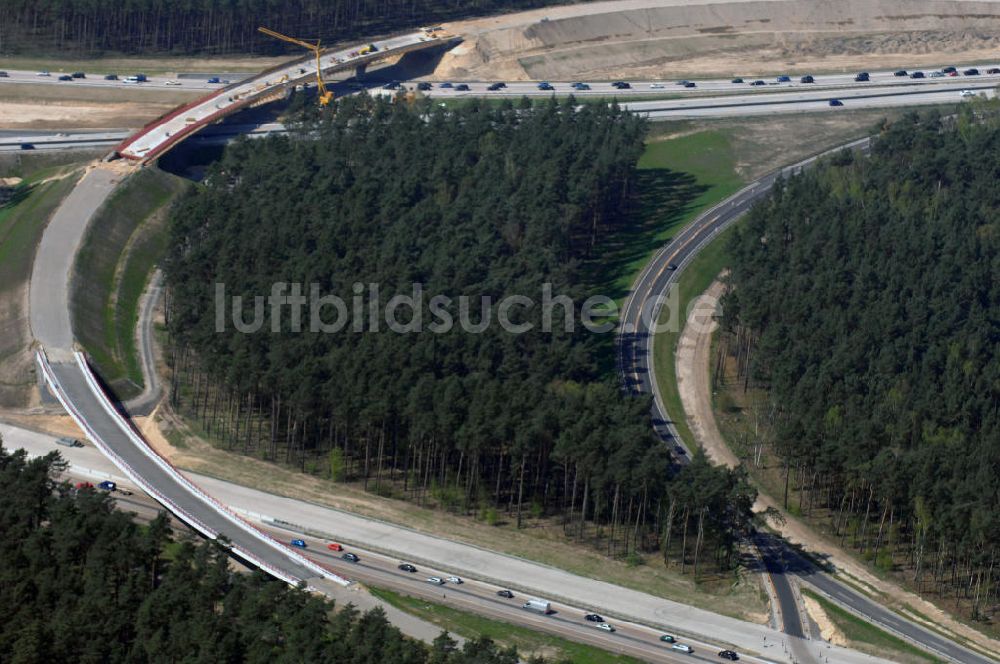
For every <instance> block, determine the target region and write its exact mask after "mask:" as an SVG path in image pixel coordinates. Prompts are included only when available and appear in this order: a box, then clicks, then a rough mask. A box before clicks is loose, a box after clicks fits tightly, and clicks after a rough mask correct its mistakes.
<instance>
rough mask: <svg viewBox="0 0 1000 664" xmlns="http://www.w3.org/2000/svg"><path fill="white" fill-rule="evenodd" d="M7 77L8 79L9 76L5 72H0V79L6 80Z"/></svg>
mask: <svg viewBox="0 0 1000 664" xmlns="http://www.w3.org/2000/svg"><path fill="white" fill-rule="evenodd" d="M8 77H10V74H8V73H7V72H5V71H0V78H8Z"/></svg>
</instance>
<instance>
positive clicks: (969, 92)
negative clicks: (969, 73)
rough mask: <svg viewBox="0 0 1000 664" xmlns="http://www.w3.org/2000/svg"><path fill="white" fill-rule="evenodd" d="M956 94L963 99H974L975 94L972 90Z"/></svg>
mask: <svg viewBox="0 0 1000 664" xmlns="http://www.w3.org/2000/svg"><path fill="white" fill-rule="evenodd" d="M958 94H960V95H961V96H963V97H975V96H976V93H975V92H973V91H972V90H962V91H961V92H959V93H958Z"/></svg>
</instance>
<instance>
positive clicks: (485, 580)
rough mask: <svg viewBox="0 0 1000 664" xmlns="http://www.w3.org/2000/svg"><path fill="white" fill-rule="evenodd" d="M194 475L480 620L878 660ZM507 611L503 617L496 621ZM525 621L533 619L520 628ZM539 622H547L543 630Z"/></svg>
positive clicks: (39, 441)
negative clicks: (598, 618)
mask: <svg viewBox="0 0 1000 664" xmlns="http://www.w3.org/2000/svg"><path fill="white" fill-rule="evenodd" d="M0 434H2V435H3V438H4V440H5V445H7V446H8V447H23V448H24V449H26V450H27V451H28V452H29V453H30V454H32V455H42V454H45V453H47V452H49V451H51V450H54V449H55V450H58V451H59V452H60V453H62V455H63V457H64V458H65V459H67V460H68V461H69V463H70V464H71V468H72V469H73V471H74V472H75V473H79V474H82V476H84V477H87V478H91V481H99V480H103V479H113V480H115V481H118V482H119V483H121V484H123V485H126V486H130V487H131V486H134V483H132V482H130V481H129V480H128V478H126V477H123V476H122V474H121V472H120V471H119V470H118V469H117V468H116V467H115V465H114V464H112V463H111V462H110V461H109V460H108V459H106V458H105V457H104V456H103V455H102V454H101V453H100V452H99V451H98V450H97V449H95V448H94V447H93V446H92V445H86V446H85V447H83V448H63V447H58V446H56V445H55V444H54V442H53V440H54V439H53V438H52V437H51V436H46V435H43V434H39V433H35V432H30V431H25V430H23V429H19V428H15V427H12V426H9V425H5V424H0ZM188 475H189V477H190V479H191V481H193V482H195V483H196V484H197V485H198V486H200V487H202V488H204V489H205V491H206V492H208V493H209V494H210V495H212V496H213V497H215V498H217V499H218V500H220V501H221V502H223V503H225V504H226V505H228V506H229V507H230V508H231V509H232V510H233V511H234V512H236V513H237V514H239V515H240V516H242V517H244V518H246V519H249V520H251V521H252V522H253V523H254V524H255V525H257V526H258V527H259V528H261V529H263V530H266V531H267V532H269V533H271V534H273V535H274V536H275V537H276V538H278V539H281V540H282V541H284V542H288V541H289V540H290V539H292V538H301V539H304V540H306V541H307V542H308V544H309V548H308V549H306V551H305V553H306V554H307V555H308V556H309V557H311V558H313V559H314V560H315V561H316V562H318V563H320V564H322V565H324V566H329V567H331V568H332V569H333V571H334V572H335V573H338V574H341V575H344V576H348V577H350V578H352V579H355V580H358V581H361V582H364V583H372V584H373V585H382V586H385V585H386V584H387V583H388V581H387V579H389V580H391V579H392V578H395V579H396V581H397V582H402V583H403V584H404V585H402V586H391V585H389V586H387V587H390V588H393V589H398V590H401V591H404V592H407V593H409V594H417V593H428V592H429V591H428V589H430V590H432V591H433V594H429V595H426V596H427V597H428V599H431V598H433V599H435V600H438V601H440V600H444V599H446V598H440V600H439V599H438V598H439V595H438V594H437V593H438V592H439V591H438V590H437V589H436V588H435V587H434V586H431V585H430V584H427V583H426V582H425V579H426V578H427V577H429V576H432V575H436V576H442V577H446V576H450V575H453V574H455V575H458V576H460V577H462V578H463V579H465V580H466V581H467V582H468V583H467V584H464V586H463V588H462V590H469V591H473V590H475V591H476V594H478V595H480V596H481V597H480V600H477V602H476V603H475V604H465V605H463V604H459V605H458V606H461V607H462V608H464V609H466V610H472V609H475V610H476V612H477V613H480V612H482V613H483V614H484V615H495V616H496V617H500V618H502V619H504V620H508V621H510V622H514V623H516V624H526V626H532V627H536V628H537V627H541V628H543V629H545V628H550V627H554V628H558V629H559V630H563V628H565V629H570V630H572V631H568V632H567V631H559V632H555V633H560V634H561V635H563V636H567V638H572V639H573V640H582V641H583V642H585V643H594V644H595V645H600V646H601V647H603V648H608V649H610V650H613V651H618V650H617V649H618V648H625V647H633V646H634V647H636V648H640V647H641V648H645V649H647V650H646V651H645V652H644V653H643V654H638V653H639V651H633V652H635V653H636V656H639V657H641V658H642V659H644V660H647V661H686V660H685V659H681V660H675V659H670V657H674V656H675V655H674V654H673V653H669V652H667V653H663V647H662V646H661V645H659V641H658V638H659V635H660V634H663V633H670V634H672V635H674V636H676V637H678V639H679V640H681V641H682V642H684V643H688V644H691V645H692V646H693V647H694V648H695V649H696V654H705V653H707V655H708V659H709V661H718V658H717V657H716V653H717V652H718V651H719V650H721V649H722V648H723V647H724V646H728V647H733V645H734V643H733V642H734V641H737V642H739V643H744V644H745V647H738V648H736V649H737V650H739V651H740V653H741V655H742V656H743V660H744V661H757V660H756V659H755V658H754V657H752V656H750V655H749V654H748V651H751V652H756V653H758V654H759V655H763V656H764V657H765V658H766V660H767V661H783V662H787V661H791V659H790V656H789V651H792V650H796V649H811V651H814V652H815V651H819V650H822V652H825V653H826V652H828V653H830V654H831V655H836V659H834V660H832V661H836V662H844V663H845V664H868V663H871V662H875V661H881V660H878V659H877V658H873V657H870V656H867V655H863V654H860V653H857V652H855V651H851V650H845V649H842V648H830V649H828V648H827V646H826V644H823V643H820V642H812V641H799V642H796V643H792V639H790V638H789V637H786V636H785V635H783V634H781V633H780V632H778V631H776V630H772V629H770V628H769V627H767V626H764V625H757V624H753V623H747V622H743V621H739V620H735V619H732V618H727V617H724V616H719V615H717V614H713V613H710V612H708V611H704V610H702V609H697V608H694V607H691V606H687V605H683V604H678V603H676V602H671V601H669V600H665V599H662V598H659V597H653V596H651V595H648V594H646V593H642V592H638V591H634V590H630V589H627V588H622V587H618V586H613V585H611V584H608V583H604V582H600V581H595V580H593V579H589V578H584V577H580V576H576V575H573V574H570V573H568V572H564V571H562V570H559V569H555V568H552V567H549V566H546V565H542V564H539V563H534V562H531V561H527V560H524V559H521V558H516V557H513V556H508V555H504V554H499V553H494V552H492V551H488V550H485V549H481V548H479V547H477V546H474V545H471V544H462V543H459V542H454V541H450V540H445V539H442V538H440V537H436V536H433V535H428V534H425V533H421V532H417V531H414V530H412V529H409V528H406V527H404V526H398V525H394V524H389V523H385V522H381V521H376V520H373V519H368V518H365V517H361V516H358V515H356V514H352V513H348V512H343V511H340V510H336V509H333V508H329V507H325V506H322V505H317V504H315V503H311V502H304V501H299V500H294V499H291V498H285V497H282V496H276V495H273V494H269V493H266V492H263V491H259V490H256V489H253V488H250V487H244V486H240V485H236V484H232V483H229V482H225V481H223V480H219V479H216V478H212V477H208V476H204V475H198V474H196V473H189V474H188ZM330 541H336V542H340V543H341V544H343V545H344V546H346V547H348V548H349V550H350V551H352V552H356V553H358V555H359V556H362V563H364V564H363V565H358V566H355V565H353V564H350V563H347V562H344V561H340V560H339V559H330V558H328V557H326V556H325V555H320V554H325V553H326V549H325V546H326V543H327V542H330ZM375 561H380V562H378V563H375ZM402 561H406V562H411V563H413V564H415V565H416V566H417V567H418V568H419V569H420V571H421V573H420V574H419V575H409V574H401V573H400V572H399V570H397V569H396V567H395V566H396V564H398V563H399V562H402ZM446 561H447V562H446ZM366 565H367V566H366ZM371 566H374V567H375V568H377V569H378V570H380V574H381V575H382V576H380V577H372V576H370V574H371V573H374V570H372V569H370V567H371ZM386 575H390V576H388V577H387V576H386ZM498 588H510V589H512V590H513V591H514V593H515V595H516V596H517V597H516V599H520V598H523V597H525V596H530V597H538V596H540V597H544V598H546V599H548V600H550V601H552V602H553V605H554V606H555V607H556V609H557V610H558V611H559V613H558V614H557V615H556V616H553V617H550V618H547V619H543V618H542V617H540V616H536V615H534V614H530V613H527V612H525V611H522V610H521V609H520V604H519V603H517V602H515V603H514V604H513V605H511V604H510V603H509V602H508V601H506V600H501V599H500V598H498V597H496V595H495V592H496V590H497V589H498ZM454 590H455V588H454V587H452V586H448V587H446V588H445V590H444V591H443V592H444V593H445V594H446V595H447V596H448V597H447V599H448V600H452V599H455V600H459V599H461V600H462V601H471V598H470V597H468V596H466V595H456V596H454V597H453V595H452V593H453V591H454ZM449 603H450V602H449ZM501 609H502V610H503V613H501V614H497V613H496V612H497V611H500V610H501ZM587 611H595V612H597V613H599V614H601V615H602V616H603V617H604V618H606V619H607V620H608V621H609V622H610V623H612V624H614V625H615V627H616V628H617V629H618V631H617V632H615V633H614V634H605V633H603V632H599V631H597V630H596V629H595V628H593V627H591V626H590V625H589V624H587V623H586V622H584V621H581V620H580V618H581V617H582V615H583V614H584V613H585V612H587ZM525 618H529V619H530V620H531V621H532V622H530V623H523V622H521V621H522V620H523V619H525ZM539 620H542V622H540V623H539V622H538V621H539ZM728 637H732V638H731V639H730V638H728ZM637 641H638V642H641V645H640V644H638V643H637ZM650 647H651V648H652V649H650ZM657 653H659V654H662V655H663V659H657V658H654V657H652V655H654V654H657ZM798 661H800V662H801V661H802V660H801V659H799V660H798Z"/></svg>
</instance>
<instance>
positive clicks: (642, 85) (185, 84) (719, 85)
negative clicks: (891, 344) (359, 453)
mask: <svg viewBox="0 0 1000 664" xmlns="http://www.w3.org/2000/svg"><path fill="white" fill-rule="evenodd" d="M405 37H409V36H405ZM391 43H392V42H391V40H386V42H385V44H386V45H390V44H391ZM402 43H412V41H409V40H407V39H404V42H402ZM353 48H356V47H353ZM351 50H352V49H344V50H342V51H338V52H336V53H333V55H334V56H336V57H341V56H345V55H349V54H350V51H351ZM969 68H974V69H977V70H978V71H979V72H980V74H978V75H976V76H964V75H962V71H964V70H966V69H969ZM307 69H308V70H309V72H310V75H312V72H314V71H315V69H314V68H307ZM994 69H1000V62H993V63H990V62H984V63H979V64H975V65H966V66H963V67H960V68H959V71H958V72H957V75H956V76H954V77H952V76H940V77H937V78H934V77H931V73H932V71H934V70H931V69H923V70H920V71H921V72H922V73H924V75H925V76H924V78H917V79H914V78H910V76H896V75H895V71H896V70H879V71H869V72H868V73H869V77H870V81H868V82H859V81H855V80H854V79H855V76H856V74H857V72H842V73H821V74H815V75H814V76H813V79H814V82H812V83H802V82H801V77H802V73H795V74H794V75H791V76H789V78H790V79H791V80H789V81H784V82H780V81H778V80H777V78H778V76H780V75H782V74H785V73H791V72H780V71H779V72H774V73H772V74H770V75H761V76H742V77H741V78H742V79H743V82H741V83H734V82H733V79H731V78H711V79H703V78H695V79H690V81H691V82H693V83H695V87H693V88H688V87H684V85H683V83H685V82H687V79H685V80H683V81H682V80H679V79H660V80H648V79H647V80H637V79H623V82H627V83H629V85H630V86H631V87H630V88H629V89H625V90H619V89H617V88H615V87H613V86H612V85H611V83H612V82H611V81H586V80H581V81H579V82H584V83H587V85H589V86H590V89H589V90H576V89H574V88H572V87H570V85H571V83H573V81H549V83H551V84H552V86H553V87H554V88H555V92H556V94H570V93H572V94H575V95H577V96H581V97H586V96H607V95H612V94H613V95H615V96H619V97H630V96H640V97H641V96H652V95H663V94H679V95H685V96H696V95H699V94H702V93H706V92H707V93H712V94H718V93H734V92H746V91H749V92H752V93H756V94H761V93H768V92H774V91H775V90H796V89H802V90H805V89H817V88H825V89H834V90H835V89H839V88H862V89H863V88H864V87H866V86H876V85H891V86H894V87H920V86H936V85H941V84H947V83H954V82H955V81H956V80H962V81H969V82H971V81H983V82H990V81H996V82H1000V74H997V73H994V74H988V73H987V72H989V71H991V70H994ZM6 71H7V74H8V77H6V78H2V77H0V86H2V85H12V84H18V83H20V84H29V83H30V84H35V85H57V86H63V87H68V86H76V87H95V88H132V89H135V88H138V89H151V88H152V89H165V90H192V91H206V90H219V89H222V88H223V87H225V85H231V84H233V83H240V82H242V81H246V80H248V79H255V78H256V76H257V74H247V73H244V74H222V75H221V77H222V78H223V79H225V80H224V81H223V82H222V83H209V82H208V79H209V78H210V75H209V74H195V73H189V74H180V75H178V76H175V77H169V76H164V75H155V76H153V75H150V76H149V77H148V80H147V81H144V82H142V83H130V82H126V81H125V77H126V76H128V75H129V74H134V73H138V72H130V73H118V74H117V75H118V79H117V80H111V81H109V80H105V79H104V73H103V72H101V73H95V72H86V76H87V77H86V78H82V79H73V80H72V81H60V80H59V75H60V74H70V73H71V72H66V71H60V72H55V71H52V72H50V75H49V76H40V75H39V72H38V71H29V70H14V69H8V70H6ZM281 71H282V72H283V71H284V70H281ZM914 71H916V70H910V71H908V72H907V73H908V74H912V73H913V72H914ZM294 73H295V75H296V77H297V76H298V67H296V68H295V69H294ZM369 78H370V79H371V81H372V82H373V84H376V83H381V82H384V80H383V79H382V78H381V77H380V76H379V75H378V74H372V75H371V76H370V77H369ZM420 80H427V81H428V82H430V83H432V85H433V87H432V88H431V90H429V91H428V93H429V94H432V95H442V96H482V95H483V94H488V95H489V96H505V95H506V96H521V95H525V94H527V95H536V94H543V95H545V94H551V92H549V91H542V90H539V89H538V81H506V84H507V87H506V88H504V89H501V90H494V91H491V90H487V88H488V87H489V85H490V84H491V83H494V82H495V81H475V80H461V81H454V82H452V81H448V82H449V83H453V84H455V85H457V84H458V83H464V84H466V85H468V86H469V91H467V92H463V91H457V90H455V89H454V88H447V87H445V88H442V87H441V83H444V82H445V81H437V80H432V78H431V77H425V78H420V79H416V80H414V81H411V83H416V82H417V81H420ZM756 81H762V82H763V84H762V85H751V83H753V82H756Z"/></svg>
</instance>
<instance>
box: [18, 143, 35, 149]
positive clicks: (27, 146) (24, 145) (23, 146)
mask: <svg viewBox="0 0 1000 664" xmlns="http://www.w3.org/2000/svg"><path fill="white" fill-rule="evenodd" d="M20 147H21V149H22V150H34V149H35V146H34V144H33V143H21V146H20Z"/></svg>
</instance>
